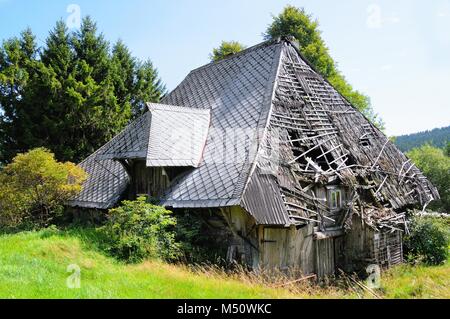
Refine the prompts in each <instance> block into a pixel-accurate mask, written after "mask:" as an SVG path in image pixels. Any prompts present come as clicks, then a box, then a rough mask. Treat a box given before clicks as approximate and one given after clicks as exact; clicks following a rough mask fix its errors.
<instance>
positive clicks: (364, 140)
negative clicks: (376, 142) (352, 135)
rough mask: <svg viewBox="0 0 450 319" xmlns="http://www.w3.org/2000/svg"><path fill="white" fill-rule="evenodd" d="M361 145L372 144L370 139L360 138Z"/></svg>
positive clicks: (367, 145)
mask: <svg viewBox="0 0 450 319" xmlns="http://www.w3.org/2000/svg"><path fill="white" fill-rule="evenodd" d="M359 145H361V146H364V147H369V146H370V141H369V139H368V138H363V139H360V140H359Z"/></svg>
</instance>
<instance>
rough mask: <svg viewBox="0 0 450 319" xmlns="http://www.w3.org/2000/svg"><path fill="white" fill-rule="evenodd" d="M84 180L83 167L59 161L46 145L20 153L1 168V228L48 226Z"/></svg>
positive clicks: (78, 189) (78, 190) (79, 188)
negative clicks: (45, 147)
mask: <svg viewBox="0 0 450 319" xmlns="http://www.w3.org/2000/svg"><path fill="white" fill-rule="evenodd" d="M85 179H86V173H85V172H84V170H83V169H82V168H80V167H78V166H76V165H75V164H73V163H70V162H67V163H60V162H57V161H56V160H55V157H54V155H53V154H52V153H51V152H49V151H48V150H46V149H44V148H37V149H34V150H31V151H29V152H28V153H24V154H18V155H17V156H16V157H15V158H14V159H13V161H12V163H11V164H9V165H7V166H6V167H4V168H3V169H2V170H1V171H0V227H2V228H7V229H16V228H40V227H46V226H48V225H49V223H50V221H51V220H52V219H53V218H54V217H55V216H57V215H58V214H59V213H61V212H62V210H63V207H64V206H63V205H64V203H65V202H66V201H67V200H69V199H70V198H72V197H73V196H75V195H76V194H78V192H80V191H81V187H82V184H83V182H84V180H85Z"/></svg>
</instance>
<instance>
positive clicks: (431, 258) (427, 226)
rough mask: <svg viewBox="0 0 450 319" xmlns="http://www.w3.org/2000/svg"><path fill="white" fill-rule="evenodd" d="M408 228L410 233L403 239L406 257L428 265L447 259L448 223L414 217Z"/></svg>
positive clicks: (440, 262)
mask: <svg viewBox="0 0 450 319" xmlns="http://www.w3.org/2000/svg"><path fill="white" fill-rule="evenodd" d="M409 230H410V234H409V235H408V236H405V239H404V246H405V254H406V256H407V259H409V260H411V261H416V260H419V261H421V262H424V263H425V264H429V265H440V264H442V263H444V262H445V261H446V260H447V258H448V246H449V234H448V231H449V230H448V225H447V226H445V225H443V224H442V223H439V222H438V221H436V220H433V219H432V218H427V217H414V218H413V219H412V220H411V221H410V224H409Z"/></svg>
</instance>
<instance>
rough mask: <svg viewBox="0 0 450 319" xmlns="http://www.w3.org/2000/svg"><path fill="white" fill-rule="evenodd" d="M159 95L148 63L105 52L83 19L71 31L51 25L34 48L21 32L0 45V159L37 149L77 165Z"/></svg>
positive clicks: (123, 51)
mask: <svg viewBox="0 0 450 319" xmlns="http://www.w3.org/2000/svg"><path fill="white" fill-rule="evenodd" d="M164 92H165V89H164V86H163V85H162V83H161V80H160V79H159V77H158V73H157V71H156V69H155V68H154V67H153V65H152V64H151V62H150V61H148V62H145V63H138V62H137V61H136V59H135V58H133V57H132V56H131V53H130V51H129V50H128V48H127V47H126V46H125V44H123V42H121V41H119V42H117V43H116V44H115V45H114V47H113V49H112V50H110V44H109V42H108V41H106V40H105V39H104V37H103V35H102V34H98V31H97V27H96V24H95V23H94V22H93V21H92V19H90V18H89V17H88V18H85V19H84V20H83V23H82V25H81V29H80V31H79V32H76V33H69V32H68V30H67V27H66V26H65V24H64V23H63V22H62V21H59V22H57V23H56V26H55V28H54V29H53V30H51V31H50V33H49V36H48V38H47V39H46V42H45V46H44V47H43V48H42V50H40V49H39V48H38V46H37V45H36V41H35V37H34V35H33V34H32V32H31V30H29V29H27V30H25V31H24V32H22V34H21V37H20V38H13V39H10V40H7V41H5V42H4V43H3V45H2V46H0V162H3V163H6V162H9V161H10V160H11V159H12V158H13V157H14V156H15V155H16V154H17V153H18V152H25V151H27V150H29V149H31V148H35V147H41V146H43V147H46V148H48V149H50V150H52V151H53V152H54V153H55V156H56V158H57V159H58V160H63V161H66V160H70V161H74V162H79V161H80V160H82V159H84V158H85V157H86V156H88V155H90V154H91V153H92V152H93V151H95V150H96V149H97V148H99V147H100V146H102V145H103V144H104V143H106V142H107V141H109V140H110V139H111V138H112V137H113V136H114V135H115V134H117V133H118V132H120V131H121V130H122V129H123V128H124V126H125V125H126V124H127V123H128V122H129V121H130V119H131V118H132V116H133V114H134V113H136V112H137V111H136V110H142V109H143V108H144V105H145V104H144V102H147V101H158V100H159V99H160V97H161V96H162V95H163V94H164Z"/></svg>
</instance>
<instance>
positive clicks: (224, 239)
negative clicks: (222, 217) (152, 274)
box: [175, 210, 232, 265]
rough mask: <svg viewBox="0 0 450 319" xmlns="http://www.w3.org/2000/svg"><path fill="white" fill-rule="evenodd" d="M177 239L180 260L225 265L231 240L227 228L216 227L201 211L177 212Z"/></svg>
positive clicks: (191, 262)
mask: <svg viewBox="0 0 450 319" xmlns="http://www.w3.org/2000/svg"><path fill="white" fill-rule="evenodd" d="M176 217H177V225H176V227H175V232H176V239H177V241H178V242H179V243H180V250H181V254H180V260H181V261H183V262H185V263H190V264H202V263H214V264H216V265H225V264H226V262H225V257H226V253H227V249H228V242H229V240H230V236H232V235H231V234H230V233H228V232H225V230H226V228H220V229H219V228H214V227H213V226H211V225H210V224H208V222H207V221H206V218H204V216H203V217H202V214H201V213H200V212H194V211H190V210H187V211H184V212H177V215H176Z"/></svg>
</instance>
